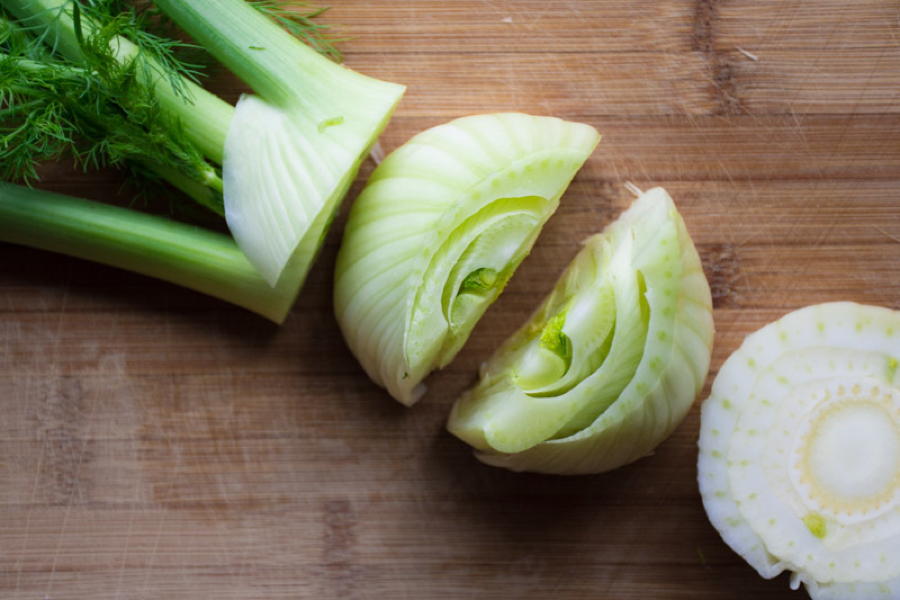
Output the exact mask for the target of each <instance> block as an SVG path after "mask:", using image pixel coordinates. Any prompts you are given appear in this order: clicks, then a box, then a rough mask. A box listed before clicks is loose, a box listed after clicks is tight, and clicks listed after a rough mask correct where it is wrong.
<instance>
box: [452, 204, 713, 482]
mask: <svg viewBox="0 0 900 600" xmlns="http://www.w3.org/2000/svg"><path fill="white" fill-rule="evenodd" d="M712 340H713V321H712V302H711V297H710V291H709V285H708V283H707V281H706V277H705V276H704V275H703V270H702V268H701V265H700V259H699V257H698V255H697V251H696V249H695V248H694V245H693V242H692V241H691V238H690V236H689V235H688V232H687V229H686V228H685V226H684V222H683V221H682V219H681V216H680V215H679V214H678V211H677V210H676V208H675V205H674V203H673V202H672V199H671V198H670V197H669V195H668V194H667V193H666V192H665V190H663V189H662V188H655V189H653V190H650V191H648V192H646V193H644V194H642V195H641V196H640V197H639V198H638V199H637V200H635V202H634V203H633V205H632V206H631V207H630V208H629V209H628V210H627V211H625V213H623V214H622V215H621V216H620V217H619V219H617V220H616V221H614V222H613V223H611V224H610V225H609V226H607V227H606V229H605V230H604V231H603V232H602V233H600V234H597V235H595V236H593V237H591V238H590V239H588V240H587V241H586V242H585V245H584V248H583V249H582V250H581V251H580V252H579V253H578V255H577V256H576V257H575V259H574V260H573V261H572V263H571V264H570V265H569V267H568V269H567V270H566V272H565V273H564V274H563V276H562V277H561V278H560V280H559V281H558V282H557V284H556V286H555V288H554V289H553V291H552V292H551V293H550V295H549V296H548V297H547V298H546V299H545V300H544V303H543V304H542V305H541V307H540V308H539V309H538V310H537V312H536V313H535V314H534V315H533V316H532V317H531V319H530V320H529V321H528V322H527V323H525V325H523V326H522V327H521V328H520V329H519V330H518V331H517V332H516V333H515V334H513V335H512V337H510V338H509V339H508V340H507V341H506V342H505V343H504V344H503V345H502V346H501V347H500V348H499V349H498V350H497V352H495V353H494V355H493V356H492V357H491V358H490V360H489V361H488V362H487V363H486V364H485V365H484V367H483V369H482V374H481V379H480V381H479V382H478V384H477V385H476V386H475V387H474V388H473V389H471V390H469V391H468V392H467V393H465V394H464V395H463V396H462V398H460V399H459V400H458V401H457V403H456V404H455V405H454V407H453V411H452V413H451V415H450V419H449V422H448V429H449V430H450V432H451V433H453V434H454V435H456V436H457V437H459V438H460V439H462V440H464V441H465V442H467V443H469V444H470V445H471V446H473V447H474V448H475V449H476V451H477V452H476V456H477V457H478V458H479V460H481V461H483V462H485V463H488V464H491V465H496V466H502V467H506V468H509V469H513V470H516V471H536V472H542V473H555V474H578V473H598V472H602V471H608V470H610V469H613V468H616V467H618V466H621V465H624V464H626V463H629V462H632V461H634V460H637V459H638V458H641V457H642V456H646V455H647V454H649V453H650V452H651V451H652V450H653V448H655V447H656V446H657V445H658V444H659V443H660V442H661V441H662V440H663V439H665V438H666V437H667V436H668V435H669V434H670V433H671V432H672V430H673V429H674V428H675V427H676V425H678V423H680V422H681V420H682V419H683V418H684V416H685V414H687V412H688V410H689V409H690V407H691V405H692V404H693V401H694V399H695V397H696V395H697V394H698V393H699V391H700V388H701V387H702V386H703V382H704V380H705V379H706V374H707V370H708V368H709V361H710V352H711V348H712Z"/></svg>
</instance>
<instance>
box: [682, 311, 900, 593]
mask: <svg viewBox="0 0 900 600" xmlns="http://www.w3.org/2000/svg"><path fill="white" fill-rule="evenodd" d="M898 358H900V311H895V310H889V309H887V308H880V307H875V306H865V305H860V304H854V303H851V302H836V303H829V304H820V305H816V306H809V307H806V308H803V309H800V310H797V311H795V312H792V313H790V314H788V315H786V316H784V317H782V318H781V319H779V320H778V321H775V322H774V323H770V324H769V325H766V326H765V327H763V328H762V329H760V330H759V331H757V332H755V333H753V334H751V335H750V336H748V337H747V338H746V339H745V340H744V343H743V344H742V345H741V347H740V348H739V349H738V350H737V351H736V352H734V354H732V355H731V356H730V357H729V358H728V360H727V361H725V364H724V365H723V366H722V369H721V370H720V371H719V374H718V376H717V377H716V380H715V382H714V383H713V386H712V392H711V394H710V396H709V398H707V399H706V400H705V401H704V403H703V409H702V413H701V419H702V420H701V429H700V456H699V461H698V465H697V470H698V477H699V482H700V492H701V494H702V495H703V504H704V506H705V508H706V512H707V515H708V516H709V519H710V521H711V522H712V524H713V525H714V526H715V527H716V529H717V530H718V531H719V533H720V534H721V535H722V537H723V539H724V540H725V541H726V542H727V543H728V545H729V546H731V548H732V549H733V550H734V551H735V552H737V553H738V554H740V555H741V556H742V557H743V558H744V559H745V560H746V561H747V562H749V563H750V565H751V566H753V568H755V569H756V570H757V571H758V572H759V574H760V575H761V576H763V577H765V578H771V577H775V576H776V575H778V574H779V573H781V572H782V571H784V570H785V569H787V570H790V571H793V575H792V579H791V585H792V586H793V587H795V588H796V587H798V586H799V585H800V583H801V582H802V583H803V584H804V585H805V586H806V588H807V590H808V591H809V594H810V596H812V598H814V599H816V600H838V599H840V600H863V599H865V600H876V599H883V600H897V599H898V598H900V376H898V369H897V366H898Z"/></svg>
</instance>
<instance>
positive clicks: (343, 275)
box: [334, 113, 600, 405]
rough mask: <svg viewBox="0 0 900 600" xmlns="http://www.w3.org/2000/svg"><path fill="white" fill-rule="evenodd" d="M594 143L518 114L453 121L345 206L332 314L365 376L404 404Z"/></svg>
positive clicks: (506, 271)
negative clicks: (346, 217)
mask: <svg viewBox="0 0 900 600" xmlns="http://www.w3.org/2000/svg"><path fill="white" fill-rule="evenodd" d="M599 140H600V136H599V135H598V134H597V132H596V130H594V128H593V127H590V126H588V125H583V124H580V123H571V122H567V121H562V120H560V119H556V118H552V117H535V116H530V115H525V114H520V113H505V114H488V115H476V116H470V117H463V118H461V119H457V120H455V121H452V122H450V123H446V124H444V125H439V126H437V127H434V128H432V129H429V130H427V131H425V132H422V133H420V134H418V135H416V136H415V137H413V138H412V139H411V140H410V141H409V142H407V143H406V144H404V145H403V146H401V147H400V148H398V149H397V150H396V151H394V152H393V153H391V154H390V155H389V156H388V157H387V158H386V159H385V160H384V161H383V162H382V163H381V164H380V165H379V166H378V168H377V169H375V171H374V172H373V173H372V176H371V178H370V179H369V181H368V183H367V184H366V187H365V189H364V190H363V191H362V193H361V194H360V196H359V198H358V199H357V200H356V202H355V203H354V205H353V208H352V210H351V213H350V217H349V220H348V222H347V226H346V228H345V230H344V239H343V242H342V245H341V249H340V252H339V254H338V259H337V267H336V271H335V289H334V300H335V313H336V315H337V320H338V323H339V324H340V326H341V330H342V331H343V334H344V338H345V339H346V340H347V344H348V345H349V346H350V349H351V350H352V351H353V353H354V354H355V355H356V357H357V358H358V359H359V361H360V363H362V366H363V368H365V370H366V372H367V373H368V374H369V376H370V377H371V378H372V379H373V380H374V381H375V382H376V383H378V384H379V385H382V386H384V387H385V388H387V390H388V392H390V394H391V395H392V396H393V397H394V398H396V399H397V400H398V401H400V402H402V403H403V404H406V405H411V404H413V403H414V402H415V401H416V400H418V399H419V397H420V396H421V395H422V393H423V392H424V385H422V384H421V382H422V380H423V379H424V378H425V376H426V375H428V373H430V372H431V371H432V370H433V369H435V368H440V367H443V366H444V365H446V364H447V363H448V362H450V360H451V359H452V358H453V357H454V356H455V355H456V353H457V352H458V351H459V349H460V348H461V347H462V345H463V344H464V343H465V341H466V339H467V338H468V336H469V333H470V332H471V331H472V328H473V327H474V326H475V323H476V322H477V321H478V319H479V318H480V317H481V315H482V314H483V313H484V311H485V310H486V309H487V307H488V306H489V305H490V304H491V302H493V301H494V299H495V298H496V297H497V296H498V295H499V294H500V292H501V291H502V290H503V286H504V285H505V284H506V282H507V280H508V279H509V278H510V277H511V276H512V274H513V271H514V270H515V269H516V267H517V266H518V265H519V263H520V262H521V261H522V259H523V258H525V256H526V255H527V254H528V252H529V250H530V249H531V246H532V244H533V243H534V241H535V239H536V238H537V235H538V233H539V232H540V230H541V227H542V226H543V224H544V223H545V222H546V221H547V219H548V218H549V217H550V215H551V214H553V212H554V211H555V210H556V207H557V206H558V204H559V198H560V196H561V195H562V194H563V192H564V191H565V189H566V187H567V186H568V184H569V181H571V179H572V178H573V177H574V176H575V173H576V171H578V169H579V168H580V167H581V165H582V164H583V163H584V161H585V160H586V159H587V157H588V156H590V154H591V152H592V151H593V150H594V148H595V147H596V145H597V143H598V142H599Z"/></svg>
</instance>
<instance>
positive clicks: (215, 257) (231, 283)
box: [0, 182, 300, 323]
mask: <svg viewBox="0 0 900 600" xmlns="http://www.w3.org/2000/svg"><path fill="white" fill-rule="evenodd" d="M0 240H3V241H6V242H12V243H16V244H23V245H26V246H31V247H34V248H40V249H43V250H50V251H53V252H61V253H63V254H68V255H70V256H76V257H78V258H83V259H87V260H91V261H94V262H99V263H103V264H106V265H111V266H114V267H119V268H123V269H128V270H130V271H134V272H136V273H141V274H143V275H149V276H151V277H156V278H158V279H163V280H165V281H169V282H172V283H176V284H178V285H181V286H184V287H188V288H191V289H193V290H196V291H199V292H202V293H204V294H209V295H210V296H214V297H217V298H221V299H223V300H226V301H228V302H231V303H232V304H237V305H238V306H242V307H244V308H246V309H248V310H251V311H253V312H255V313H258V314H260V315H262V316H264V317H267V318H268V319H271V320H272V321H275V322H276V323H280V322H282V321H283V320H284V318H285V316H286V315H287V313H288V311H289V310H290V307H291V305H292V304H293V301H294V298H295V297H296V294H297V291H298V289H299V286H300V281H299V280H298V279H294V280H292V281H291V280H286V281H285V282H284V283H283V284H282V285H280V286H278V287H276V288H271V287H269V286H268V285H267V284H266V282H265V281H263V280H262V278H261V277H260V276H259V274H258V273H257V272H256V270H255V269H254V268H253V266H252V265H251V264H250V263H249V262H247V259H246V258H245V257H244V255H243V254H242V253H241V251H240V249H238V247H237V246H236V245H235V243H234V241H233V240H232V239H231V238H230V237H228V236H227V235H224V234H221V233H215V232H212V231H208V230H206V229H203V228H200V227H195V226H192V225H186V224H183V223H178V222H175V221H172V220H170V219H166V218H163V217H158V216H154V215H149V214H144V213H139V212H136V211H133V210H129V209H126V208H120V207H118V206H110V205H108V204H103V203H100V202H91V201H89V200H82V199H79V198H72V197H69V196H63V195H61V194H54V193H51V192H47V191H43V190H35V189H30V188H26V187H24V186H18V185H13V184H10V183H3V182H0Z"/></svg>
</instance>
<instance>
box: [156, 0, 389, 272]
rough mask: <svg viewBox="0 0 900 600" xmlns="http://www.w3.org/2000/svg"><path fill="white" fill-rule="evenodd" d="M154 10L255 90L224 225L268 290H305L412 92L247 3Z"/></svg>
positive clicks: (237, 118)
mask: <svg viewBox="0 0 900 600" xmlns="http://www.w3.org/2000/svg"><path fill="white" fill-rule="evenodd" d="M156 5H157V6H158V7H159V8H160V9H161V10H162V11H163V12H165V13H166V14H167V15H168V16H169V17H171V18H172V19H173V20H174V21H175V22H176V23H178V24H179V25H180V26H181V27H182V28H183V29H184V30H185V31H186V32H187V33H189V34H190V35H191V36H192V37H193V38H194V39H196V40H197V41H198V42H199V43H200V44H201V45H202V46H203V47H204V48H205V49H206V50H208V51H209V52H210V53H211V54H212V55H213V56H215V57H216V58H217V59H218V60H220V61H221V62H222V63H223V64H224V65H225V66H226V67H228V68H229V69H230V70H231V71H232V72H234V73H235V74H236V75H237V76H238V77H240V78H241V79H242V80H243V81H244V82H245V83H247V84H248V85H249V86H250V87H251V88H252V89H253V91H254V93H255V95H245V96H243V97H242V98H241V100H240V101H239V102H238V104H237V107H236V108H235V111H234V116H233V118H232V120H231V124H230V127H229V129H228V135H227V137H226V139H225V147H224V158H223V164H222V178H223V180H224V190H223V195H224V204H225V218H226V221H227V222H228V228H229V230H230V231H231V233H232V235H233V236H234V239H235V241H236V242H237V244H238V246H240V248H241V250H243V252H244V254H246V256H247V259H248V260H249V261H250V262H251V263H252V264H253V265H254V266H255V267H256V268H257V269H258V270H259V272H260V274H261V275H262V277H263V278H264V279H265V280H266V281H268V282H269V284H270V285H272V286H273V287H274V286H276V285H277V284H278V282H279V279H281V278H282V277H285V278H289V279H291V280H293V281H299V282H301V283H302V281H303V279H304V278H305V277H306V274H307V272H308V270H309V268H310V266H311V264H312V262H313V260H314V258H315V255H316V253H317V252H318V250H319V247H320V246H321V243H322V240H323V238H324V236H325V234H326V233H327V231H328V226H329V225H330V224H331V221H332V219H333V217H334V214H335V212H336V210H337V208H338V207H339V206H340V202H341V200H342V199H343V197H344V195H345V194H346V193H347V189H348V188H349V187H350V184H351V183H352V182H353V180H354V178H355V176H356V173H357V171H358V169H359V166H360V164H361V163H362V160H363V159H364V158H365V157H366V156H367V154H368V152H369V148H370V147H371V146H372V144H374V143H375V140H376V139H377V138H378V136H379V135H380V134H381V131H382V130H383V129H384V127H385V126H386V125H387V122H388V120H389V119H390V117H391V114H393V111H394V109H395V108H396V106H397V104H398V103H399V101H400V98H401V97H402V95H403V92H404V91H405V88H404V87H403V86H401V85H397V84H394V83H390V82H386V81H381V80H378V79H374V78H372V77H367V76H365V75H362V74H360V73H357V72H356V71H353V70H352V69H348V68H347V67H344V66H342V65H338V64H335V63H333V62H331V61H330V60H328V59H327V58H325V57H323V56H322V55H320V54H318V53H317V52H316V51H315V50H313V49H312V48H310V47H308V46H307V45H305V44H304V43H303V42H301V41H300V40H298V39H296V38H294V37H293V36H291V35H290V34H289V33H288V32H286V31H284V30H283V29H282V28H281V27H279V26H278V24H277V23H276V22H274V21H273V20H272V19H270V18H268V17H267V16H265V15H264V14H262V13H261V12H259V11H258V10H256V9H255V8H253V7H252V6H250V5H249V4H248V3H246V2H244V1H243V0H204V1H203V2H197V1H195V0H156Z"/></svg>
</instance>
